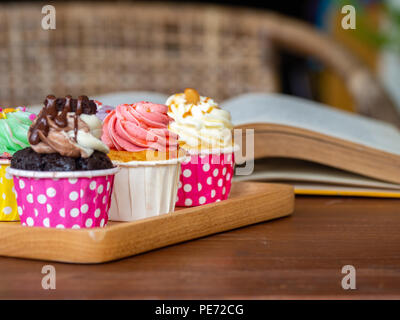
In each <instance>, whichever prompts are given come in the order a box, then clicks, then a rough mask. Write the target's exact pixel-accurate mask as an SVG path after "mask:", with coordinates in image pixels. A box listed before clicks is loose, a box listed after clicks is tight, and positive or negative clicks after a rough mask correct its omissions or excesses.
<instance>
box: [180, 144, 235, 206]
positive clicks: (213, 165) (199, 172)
mask: <svg viewBox="0 0 400 320" xmlns="http://www.w3.org/2000/svg"><path fill="white" fill-rule="evenodd" d="M234 163H235V154H234V152H233V151H232V150H231V151H230V152H224V153H212V152H211V153H200V154H191V155H190V158H189V159H188V160H187V161H184V162H183V163H182V164H181V174H180V177H179V183H178V198H177V201H176V206H178V207H195V206H200V205H203V204H208V203H213V202H218V201H222V200H226V199H227V198H228V196H229V193H230V191H231V185H232V177H233V174H234Z"/></svg>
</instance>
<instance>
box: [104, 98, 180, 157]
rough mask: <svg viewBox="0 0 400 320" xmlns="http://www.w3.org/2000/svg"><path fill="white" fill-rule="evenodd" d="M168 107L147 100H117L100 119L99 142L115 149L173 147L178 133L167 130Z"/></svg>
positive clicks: (163, 149)
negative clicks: (100, 132)
mask: <svg viewBox="0 0 400 320" xmlns="http://www.w3.org/2000/svg"><path fill="white" fill-rule="evenodd" d="M167 112H168V107H167V106H166V105H163V104H154V103H151V102H144V101H143V102H137V103H134V104H121V105H119V106H117V107H116V109H115V110H113V111H111V113H109V114H108V116H107V117H106V118H105V119H104V123H103V136H102V137H101V138H102V140H103V142H104V143H105V144H106V145H107V146H108V147H110V149H115V150H118V151H131V152H137V151H142V150H147V149H153V150H158V151H173V150H176V149H177V147H178V135H176V134H175V133H172V132H171V131H169V130H168V123H169V122H170V121H171V118H170V117H169V116H168V115H167Z"/></svg>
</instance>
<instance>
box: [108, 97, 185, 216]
mask: <svg viewBox="0 0 400 320" xmlns="http://www.w3.org/2000/svg"><path fill="white" fill-rule="evenodd" d="M167 111H168V108H167V106H165V105H161V104H154V103H151V102H138V103H134V104H122V105H119V106H117V107H116V109H115V110H113V111H111V113H110V114H109V115H108V116H107V117H106V118H105V120H104V124H103V136H102V140H103V141H104V142H105V144H106V145H107V146H108V147H109V148H110V153H109V154H108V155H109V157H110V159H111V160H112V161H113V163H114V164H116V165H118V166H119V167H120V171H119V172H118V173H117V175H116V176H115V191H114V193H113V195H112V204H111V209H110V220H115V221H133V220H138V219H143V218H147V217H152V216H157V215H161V214H165V213H169V212H172V211H174V208H175V200H176V193H177V186H178V179H179V169H180V165H179V164H180V162H182V161H183V160H184V159H185V156H184V153H181V151H180V149H179V146H178V137H177V135H176V134H174V133H172V132H170V131H169V130H168V124H169V122H170V120H171V119H170V118H169V116H168V115H167Z"/></svg>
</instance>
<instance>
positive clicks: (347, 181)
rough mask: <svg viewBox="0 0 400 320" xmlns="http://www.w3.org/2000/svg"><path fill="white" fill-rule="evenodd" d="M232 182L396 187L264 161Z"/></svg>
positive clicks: (315, 167) (295, 163)
mask: <svg viewBox="0 0 400 320" xmlns="http://www.w3.org/2000/svg"><path fill="white" fill-rule="evenodd" d="M234 180H235V181H249V180H251V181H280V182H289V183H291V184H292V183H295V184H299V183H300V184H301V183H302V184H305V183H307V184H310V183H314V184H315V183H317V184H321V185H322V184H323V185H341V186H353V187H354V186H355V187H365V188H379V189H397V190H400V185H399V184H394V183H388V182H384V181H379V180H376V179H373V178H369V177H365V176H362V175H358V174H355V173H351V172H347V171H344V170H340V169H336V168H332V167H329V166H324V165H322V164H318V163H314V162H310V161H304V160H299V159H286V158H267V159H260V160H256V161H255V170H254V172H253V173H252V174H251V175H249V176H235V177H234Z"/></svg>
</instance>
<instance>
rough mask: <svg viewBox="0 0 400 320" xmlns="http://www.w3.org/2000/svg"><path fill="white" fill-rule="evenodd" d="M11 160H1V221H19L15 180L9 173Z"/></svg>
mask: <svg viewBox="0 0 400 320" xmlns="http://www.w3.org/2000/svg"><path fill="white" fill-rule="evenodd" d="M9 166H10V161H8V160H1V161H0V221H19V215H18V207H17V199H16V197H15V192H14V181H13V178H12V176H11V175H9V174H8V173H7V171H6V170H7V168H8V167H9Z"/></svg>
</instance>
